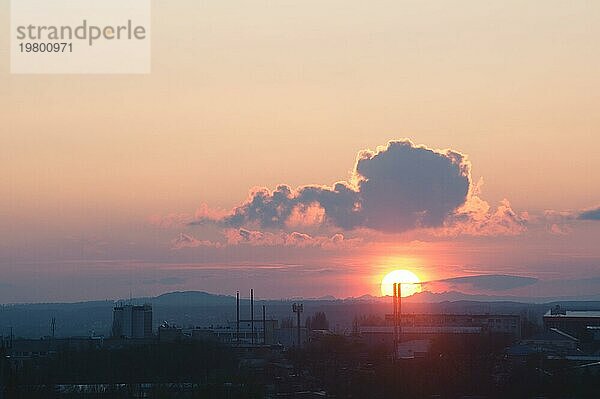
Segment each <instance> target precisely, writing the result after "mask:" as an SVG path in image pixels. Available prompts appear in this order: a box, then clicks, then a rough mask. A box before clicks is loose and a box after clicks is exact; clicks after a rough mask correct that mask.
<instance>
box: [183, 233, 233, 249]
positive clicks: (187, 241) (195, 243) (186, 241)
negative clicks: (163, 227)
mask: <svg viewBox="0 0 600 399" xmlns="http://www.w3.org/2000/svg"><path fill="white" fill-rule="evenodd" d="M221 246H222V244H221V243H219V242H212V241H208V240H198V239H196V238H195V237H192V236H191V235H189V234H184V233H179V236H178V237H177V238H175V239H173V240H171V249H183V248H197V247H215V248H219V247H221Z"/></svg>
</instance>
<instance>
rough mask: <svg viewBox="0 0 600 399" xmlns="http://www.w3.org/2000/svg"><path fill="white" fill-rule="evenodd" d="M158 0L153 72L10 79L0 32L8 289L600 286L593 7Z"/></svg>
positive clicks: (2, 224)
mask: <svg viewBox="0 0 600 399" xmlns="http://www.w3.org/2000/svg"><path fill="white" fill-rule="evenodd" d="M152 16H153V17H152V18H153V19H152V30H151V37H152V72H151V73H150V74H148V75H11V74H10V70H9V51H8V49H9V36H8V31H7V30H2V32H0V165H1V167H0V303H13V302H38V301H77V300H87V299H105V298H110V299H116V298H124V297H128V296H129V295H134V296H146V295H156V294H160V293H163V292H169V291H176V290H202V291H208V292H215V293H224V294H233V293H235V291H236V290H238V289H240V290H243V291H244V292H245V291H246V290H249V288H250V287H254V288H255V289H256V292H257V294H258V295H259V297H263V298H285V297H292V296H304V297H318V296H323V295H334V296H336V297H349V296H360V295H364V294H371V295H379V292H380V290H379V284H380V282H381V279H382V277H383V275H385V274H386V273H387V272H389V271H391V270H394V269H408V270H411V271H413V272H415V273H416V274H417V275H418V276H419V277H420V278H421V279H422V280H424V281H430V282H431V283H428V284H426V285H424V286H423V287H424V289H427V290H432V291H435V292H443V291H445V290H457V291H461V292H468V293H478V294H486V295H501V296H506V295H514V296H529V297H563V296H564V297H568V296H577V295H579V296H585V295H596V294H598V293H600V248H599V246H598V245H597V241H598V237H600V220H599V219H600V211H598V209H599V207H600V175H599V174H598V171H599V170H600V149H599V147H600V132H599V130H600V114H599V113H598V112H597V111H598V104H600V95H599V94H598V93H600V75H599V74H598V73H597V71H598V70H599V69H600V51H598V50H599V46H600V43H599V42H598V37H600V25H598V23H597V21H598V20H599V18H600V3H598V2H593V1H577V2H564V1H522V0H520V1H510V0H508V1H504V2H495V3H493V4H489V3H488V2H481V1H455V2H447V1H427V2H422V1H380V2H376V3H375V4H373V3H367V2H364V1H357V0H344V1H337V0H331V1H327V2H323V1H312V0H307V1H302V2H299V1H277V2H272V1H253V2H248V1H241V0H232V1H228V2H223V1H216V0H208V1H203V2H198V1H192V0H181V1H177V2H169V3H167V2H159V1H153V2H152ZM0 21H3V22H2V26H5V24H6V25H8V22H9V2H8V1H7V0H2V1H1V2H0ZM482 275H483V276H488V277H486V278H487V280H482V277H478V276H482ZM490 275H492V276H497V277H489V276H490ZM506 276H512V277H506ZM490 278H491V280H490ZM482 281H483V283H482Z"/></svg>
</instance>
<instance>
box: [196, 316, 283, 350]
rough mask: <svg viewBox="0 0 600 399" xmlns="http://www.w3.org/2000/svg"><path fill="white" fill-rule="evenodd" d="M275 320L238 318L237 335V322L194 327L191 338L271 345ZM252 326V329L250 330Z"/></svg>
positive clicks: (273, 341)
mask: <svg viewBox="0 0 600 399" xmlns="http://www.w3.org/2000/svg"><path fill="white" fill-rule="evenodd" d="M277 325H278V322H277V320H270V319H269V320H264V323H263V320H254V323H252V320H240V322H239V327H240V328H239V336H238V329H237V322H229V323H227V325H226V326H218V327H209V328H196V329H194V330H192V338H195V339H215V340H218V341H220V342H224V343H228V344H236V343H240V344H242V345H248V344H252V343H254V344H255V345H263V344H264V345H273V344H276V343H278V342H277V339H276V332H277V331H278V328H277ZM253 328H254V331H253V330H252V329H253Z"/></svg>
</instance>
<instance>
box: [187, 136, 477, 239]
mask: <svg viewBox="0 0 600 399" xmlns="http://www.w3.org/2000/svg"><path fill="white" fill-rule="evenodd" d="M470 186H471V178H470V164H469V162H468V161H467V160H466V158H465V156H464V155H462V154H460V153H458V152H455V151H451V150H443V151H442V150H432V149H429V148H426V147H423V146H416V145H414V144H413V143H412V142H410V141H409V140H402V141H393V142H390V143H388V145H387V146H385V147H380V148H378V150H377V151H362V152H361V153H359V155H358V159H357V162H356V165H355V168H354V173H353V176H352V179H351V181H350V182H345V181H344V182H339V183H336V184H334V185H333V186H332V187H330V186H303V187H300V188H298V189H297V190H292V189H291V188H290V187H289V186H286V185H280V186H278V187H277V188H276V189H275V190H273V191H270V190H268V189H266V188H261V189H257V190H254V191H253V192H252V193H251V195H250V198H249V199H248V201H247V202H246V203H244V204H242V205H240V206H238V207H236V208H234V209H233V211H232V212H231V213H230V214H229V215H227V216H224V217H222V218H218V219H214V218H210V217H202V218H200V219H197V220H196V221H194V222H192V224H202V223H205V222H207V221H212V222H218V223H220V224H222V225H224V226H226V227H243V226H257V227H260V228H273V229H281V228H285V227H289V226H293V225H331V226H335V227H338V228H342V229H355V228H371V229H374V230H378V231H384V232H402V231H406V230H409V229H413V228H416V227H439V226H442V225H443V223H444V220H445V219H446V217H447V216H448V215H450V214H452V213H453V212H454V211H455V210H456V209H457V208H458V207H460V206H461V205H463V204H464V203H465V201H466V200H467V196H468V195H469V191H470Z"/></svg>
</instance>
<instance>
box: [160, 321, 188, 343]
mask: <svg viewBox="0 0 600 399" xmlns="http://www.w3.org/2000/svg"><path fill="white" fill-rule="evenodd" d="M182 338H183V330H182V329H181V327H177V326H175V325H173V324H169V323H167V322H166V321H165V322H163V323H162V324H161V325H160V326H158V340H159V341H160V342H178V341H181V339H182Z"/></svg>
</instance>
